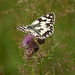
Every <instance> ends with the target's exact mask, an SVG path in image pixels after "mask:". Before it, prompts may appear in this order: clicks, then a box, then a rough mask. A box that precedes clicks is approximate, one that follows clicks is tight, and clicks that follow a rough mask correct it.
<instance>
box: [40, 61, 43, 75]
mask: <svg viewBox="0 0 75 75" xmlns="http://www.w3.org/2000/svg"><path fill="white" fill-rule="evenodd" d="M40 75H43V63H42V62H41V64H40Z"/></svg>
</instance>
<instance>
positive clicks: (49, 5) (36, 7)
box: [0, 0, 75, 75]
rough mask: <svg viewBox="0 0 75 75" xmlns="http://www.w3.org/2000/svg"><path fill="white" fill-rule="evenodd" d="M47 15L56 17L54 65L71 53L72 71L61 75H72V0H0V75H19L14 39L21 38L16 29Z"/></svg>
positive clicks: (74, 26) (74, 28) (74, 49)
mask: <svg viewBox="0 0 75 75" xmlns="http://www.w3.org/2000/svg"><path fill="white" fill-rule="evenodd" d="M50 12H54V13H55V15H56V20H55V21H56V22H55V24H54V27H55V31H54V34H53V35H52V38H53V42H54V43H55V44H56V43H58V46H57V47H56V49H55V55H54V58H55V62H57V60H58V59H61V60H62V59H63V57H64V55H65V53H67V52H70V53H71V55H69V56H71V57H70V58H69V60H70V62H69V64H70V66H71V67H72V68H70V69H69V70H68V71H65V70H64V73H63V74H64V75H75V69H74V66H75V60H74V59H75V0H0V75H19V69H18V67H17V64H18V63H21V57H20V51H19V49H18V43H19V42H18V40H17V39H19V38H21V37H22V34H21V33H20V32H18V31H17V30H16V29H15V27H16V26H18V25H22V24H26V25H28V24H30V23H32V22H33V21H34V20H35V19H36V18H38V17H40V16H42V15H44V14H47V13H50ZM62 62H64V61H62ZM63 74H60V75H63ZM55 75H59V74H58V73H57V72H56V73H55Z"/></svg>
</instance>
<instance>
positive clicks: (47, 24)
mask: <svg viewBox="0 0 75 75" xmlns="http://www.w3.org/2000/svg"><path fill="white" fill-rule="evenodd" d="M54 23H55V14H54V13H53V12H51V13H49V14H47V15H44V16H42V17H40V18H38V19H36V20H35V21H34V22H32V23H31V24H30V25H25V26H18V27H17V29H19V30H20V31H23V32H25V33H28V34H31V35H34V36H35V37H36V38H38V39H37V41H38V42H39V43H40V44H41V42H42V41H43V43H44V42H45V38H47V37H49V36H51V35H52V34H53V32H54V26H53V25H54Z"/></svg>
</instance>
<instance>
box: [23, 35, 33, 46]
mask: <svg viewBox="0 0 75 75" xmlns="http://www.w3.org/2000/svg"><path fill="white" fill-rule="evenodd" d="M33 38H34V36H33V35H26V36H25V39H24V40H23V45H24V46H25V47H27V44H28V43H30V42H31V41H32V40H33Z"/></svg>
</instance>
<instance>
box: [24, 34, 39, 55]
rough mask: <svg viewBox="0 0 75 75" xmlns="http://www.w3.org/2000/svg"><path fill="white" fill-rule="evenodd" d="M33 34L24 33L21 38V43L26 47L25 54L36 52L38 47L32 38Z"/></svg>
mask: <svg viewBox="0 0 75 75" xmlns="http://www.w3.org/2000/svg"><path fill="white" fill-rule="evenodd" d="M33 38H34V36H33V35H26V36H25V39H24V40H23V45H24V46H25V48H26V54H27V55H32V54H33V52H36V51H37V50H38V49H39V46H38V45H37V43H36V42H35V41H34V40H33Z"/></svg>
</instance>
